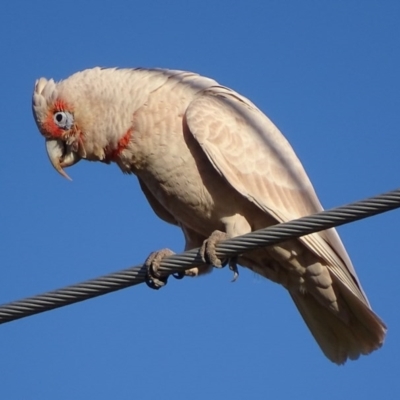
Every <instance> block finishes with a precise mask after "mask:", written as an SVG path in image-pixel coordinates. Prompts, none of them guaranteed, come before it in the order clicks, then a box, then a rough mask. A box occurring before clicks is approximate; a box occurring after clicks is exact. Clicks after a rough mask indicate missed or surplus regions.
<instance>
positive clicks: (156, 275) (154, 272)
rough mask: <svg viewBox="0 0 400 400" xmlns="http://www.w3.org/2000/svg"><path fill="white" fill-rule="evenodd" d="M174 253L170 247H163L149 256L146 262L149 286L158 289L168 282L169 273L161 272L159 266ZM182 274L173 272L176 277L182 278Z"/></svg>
mask: <svg viewBox="0 0 400 400" xmlns="http://www.w3.org/2000/svg"><path fill="white" fill-rule="evenodd" d="M173 254H175V253H174V252H173V251H171V250H170V249H162V250H159V251H154V252H153V253H151V254H150V255H149V256H148V257H147V259H146V261H145V262H144V265H145V267H146V268H147V274H146V278H145V282H146V285H147V286H148V287H149V288H151V289H155V290H158V289H160V288H162V287H163V286H165V285H166V284H167V281H168V275H165V276H162V275H161V274H160V272H159V268H160V263H161V261H162V259H163V258H165V257H168V256H171V255H173ZM180 275H181V273H180V272H178V273H176V274H173V276H174V277H175V278H177V279H182V278H183V276H182V278H181V277H180Z"/></svg>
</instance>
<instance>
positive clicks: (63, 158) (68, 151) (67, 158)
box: [46, 139, 80, 181]
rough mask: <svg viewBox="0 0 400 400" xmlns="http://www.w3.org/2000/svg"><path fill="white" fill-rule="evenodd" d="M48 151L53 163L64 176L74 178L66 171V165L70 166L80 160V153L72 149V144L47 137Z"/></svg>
mask: <svg viewBox="0 0 400 400" xmlns="http://www.w3.org/2000/svg"><path fill="white" fill-rule="evenodd" d="M46 151H47V155H48V156H49V159H50V162H51V165H52V166H53V167H54V168H55V169H56V170H57V172H59V173H60V174H61V175H62V176H63V177H64V178H67V179H69V180H70V181H71V180H72V179H71V178H70V177H69V176H68V175H67V174H66V172H65V171H64V168H65V167H70V166H71V165H74V164H76V163H77V162H78V161H79V160H80V156H79V154H78V153H76V152H75V151H73V150H72V148H71V146H70V145H68V144H67V143H65V142H64V141H62V140H60V139H47V140H46Z"/></svg>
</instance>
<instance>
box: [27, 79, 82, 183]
mask: <svg viewBox="0 0 400 400" xmlns="http://www.w3.org/2000/svg"><path fill="white" fill-rule="evenodd" d="M32 109H33V115H34V118H35V121H36V124H37V126H38V128H39V130H40V132H41V134H42V135H43V136H44V137H45V138H46V150H47V154H48V156H49V159H50V162H51V164H52V165H53V167H54V168H55V169H56V170H57V171H58V172H59V173H60V174H61V175H62V176H64V177H65V178H67V179H70V178H69V176H68V175H67V174H66V173H65V171H64V168H65V167H69V166H71V165H74V164H76V163H77V162H78V161H79V160H80V159H81V158H86V156H87V154H86V151H85V146H84V143H83V132H82V131H81V129H80V127H79V121H78V118H77V116H76V115H75V110H74V106H73V104H71V103H70V102H68V100H67V99H65V98H63V97H61V93H59V91H58V88H57V84H56V83H55V82H54V81H53V80H52V79H50V80H47V79H45V78H40V79H38V80H37V81H36V83H35V88H34V92H33V99H32Z"/></svg>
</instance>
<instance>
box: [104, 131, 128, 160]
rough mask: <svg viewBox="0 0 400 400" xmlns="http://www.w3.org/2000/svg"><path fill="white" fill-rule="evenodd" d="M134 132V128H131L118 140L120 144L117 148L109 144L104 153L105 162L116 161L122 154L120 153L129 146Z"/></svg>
mask: <svg viewBox="0 0 400 400" xmlns="http://www.w3.org/2000/svg"><path fill="white" fill-rule="evenodd" d="M132 133H133V128H129V129H128V130H127V131H126V133H125V134H124V135H123V136H122V138H121V139H119V140H118V144H117V147H116V148H115V149H111V148H110V147H109V146H107V147H106V148H105V149H104V153H105V155H106V158H105V159H104V161H105V162H111V161H115V160H116V159H117V158H118V157H119V156H120V154H121V153H122V152H123V151H124V150H125V149H126V148H127V147H128V145H129V142H130V140H131V137H132Z"/></svg>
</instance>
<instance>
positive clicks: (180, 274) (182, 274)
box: [172, 272, 185, 279]
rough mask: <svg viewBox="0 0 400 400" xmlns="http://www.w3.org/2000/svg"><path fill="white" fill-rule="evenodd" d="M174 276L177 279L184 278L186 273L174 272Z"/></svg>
mask: <svg viewBox="0 0 400 400" xmlns="http://www.w3.org/2000/svg"><path fill="white" fill-rule="evenodd" d="M172 276H173V277H174V278H175V279H183V278H184V277H185V273H184V272H174V273H173V274H172Z"/></svg>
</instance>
